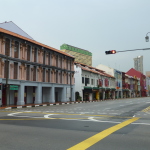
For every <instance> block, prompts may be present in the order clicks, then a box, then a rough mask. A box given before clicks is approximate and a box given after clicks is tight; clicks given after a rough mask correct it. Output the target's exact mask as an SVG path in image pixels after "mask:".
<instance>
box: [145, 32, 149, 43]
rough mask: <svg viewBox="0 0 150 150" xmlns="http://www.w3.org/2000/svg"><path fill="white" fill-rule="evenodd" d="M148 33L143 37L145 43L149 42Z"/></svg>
mask: <svg viewBox="0 0 150 150" xmlns="http://www.w3.org/2000/svg"><path fill="white" fill-rule="evenodd" d="M148 33H150V32H148ZM148 33H147V34H146V37H145V41H146V42H149V36H148Z"/></svg>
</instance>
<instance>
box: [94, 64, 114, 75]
mask: <svg viewBox="0 0 150 150" xmlns="http://www.w3.org/2000/svg"><path fill="white" fill-rule="evenodd" d="M96 68H98V69H100V70H103V71H105V72H106V73H107V74H110V75H112V76H114V69H113V68H110V67H108V66H105V65H102V64H99V65H98V66H96Z"/></svg>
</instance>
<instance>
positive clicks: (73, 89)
mask: <svg viewBox="0 0 150 150" xmlns="http://www.w3.org/2000/svg"><path fill="white" fill-rule="evenodd" d="M71 92H72V94H71V95H72V98H71V100H72V101H73V102H74V101H75V87H74V86H73V87H72V90H71ZM81 96H82V95H81ZM82 100H83V99H82Z"/></svg>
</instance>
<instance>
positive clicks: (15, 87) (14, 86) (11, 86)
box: [10, 85, 18, 90]
mask: <svg viewBox="0 0 150 150" xmlns="http://www.w3.org/2000/svg"><path fill="white" fill-rule="evenodd" d="M10 90H18V85H10Z"/></svg>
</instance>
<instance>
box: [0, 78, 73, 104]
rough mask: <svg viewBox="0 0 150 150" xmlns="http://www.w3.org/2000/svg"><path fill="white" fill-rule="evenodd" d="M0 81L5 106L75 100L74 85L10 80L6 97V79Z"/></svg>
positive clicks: (1, 100) (1, 102)
mask: <svg viewBox="0 0 150 150" xmlns="http://www.w3.org/2000/svg"><path fill="white" fill-rule="evenodd" d="M0 81H1V99H0V105H3V106H4V105H24V104H41V103H56V102H67V101H75V95H74V93H75V92H74V85H66V84H56V83H44V82H29V81H20V80H19V81H18V80H9V82H8V90H7V97H6V86H5V85H6V81H5V79H0ZM10 87H15V88H14V89H13V88H12V89H11V88H10ZM70 93H71V94H70Z"/></svg>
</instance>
